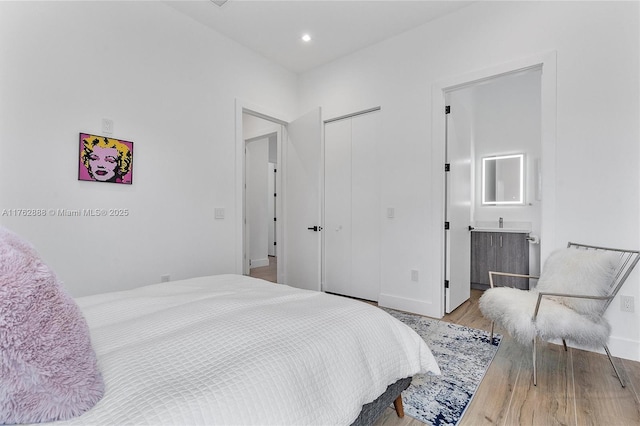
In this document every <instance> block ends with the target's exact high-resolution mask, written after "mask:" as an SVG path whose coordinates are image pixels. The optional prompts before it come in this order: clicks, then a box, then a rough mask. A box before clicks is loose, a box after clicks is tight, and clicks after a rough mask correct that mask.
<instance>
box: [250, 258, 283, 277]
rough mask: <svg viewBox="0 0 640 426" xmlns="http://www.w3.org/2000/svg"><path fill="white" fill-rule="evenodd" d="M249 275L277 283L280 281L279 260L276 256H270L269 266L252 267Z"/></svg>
mask: <svg viewBox="0 0 640 426" xmlns="http://www.w3.org/2000/svg"><path fill="white" fill-rule="evenodd" d="M249 275H250V276H252V277H254V278H262V279H263V280H267V281H271V282H272V283H275V282H277V281H278V260H277V258H276V257H275V256H269V266H259V267H257V268H252V269H251V270H250V271H249Z"/></svg>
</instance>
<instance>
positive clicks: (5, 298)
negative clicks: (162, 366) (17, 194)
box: [0, 227, 104, 424]
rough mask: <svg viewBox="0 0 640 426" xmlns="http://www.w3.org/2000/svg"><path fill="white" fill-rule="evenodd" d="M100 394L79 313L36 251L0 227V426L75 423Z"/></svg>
mask: <svg viewBox="0 0 640 426" xmlns="http://www.w3.org/2000/svg"><path fill="white" fill-rule="evenodd" d="M103 393H104V382H103V380H102V375H101V374H100V371H99V370H98V365H97V360H96V356H95V352H94V351H93V348H92V347H91V341H90V338H89V329H88V327H87V323H86V321H85V319H84V317H83V316H82V313H81V312H80V309H79V308H78V306H77V305H76V303H75V302H74V301H73V299H72V298H71V297H70V296H69V295H68V294H67V293H66V292H65V290H64V289H63V288H62V286H61V285H60V283H59V282H58V280H57V279H56V276H55V274H54V273H53V271H51V269H49V267H47V265H45V264H44V262H43V261H42V260H41V259H40V258H39V256H38V254H37V253H36V251H35V249H34V248H33V247H32V246H31V245H30V244H29V243H27V242H26V241H24V240H22V239H21V238H20V237H18V236H17V235H16V234H14V233H12V232H10V231H8V230H7V229H4V228H2V227H0V424H11V423H36V422H45V421H53V420H64V419H69V418H71V417H75V416H79V415H80V414H82V413H84V412H85V411H87V410H88V409H90V408H91V407H93V406H94V405H95V404H96V403H97V402H98V401H99V400H100V398H102V395H103Z"/></svg>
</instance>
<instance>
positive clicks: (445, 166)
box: [444, 163, 451, 172]
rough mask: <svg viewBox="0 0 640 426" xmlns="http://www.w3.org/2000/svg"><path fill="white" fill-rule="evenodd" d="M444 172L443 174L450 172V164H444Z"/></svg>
mask: <svg viewBox="0 0 640 426" xmlns="http://www.w3.org/2000/svg"><path fill="white" fill-rule="evenodd" d="M444 171H445V172H450V171H451V163H445V164H444Z"/></svg>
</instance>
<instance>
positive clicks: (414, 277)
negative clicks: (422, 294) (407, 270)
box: [411, 269, 419, 282]
mask: <svg viewBox="0 0 640 426" xmlns="http://www.w3.org/2000/svg"><path fill="white" fill-rule="evenodd" d="M418 279H419V276H418V270H417V269H412V270H411V281H415V282H418Z"/></svg>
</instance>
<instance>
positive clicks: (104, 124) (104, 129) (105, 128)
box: [102, 118, 113, 135]
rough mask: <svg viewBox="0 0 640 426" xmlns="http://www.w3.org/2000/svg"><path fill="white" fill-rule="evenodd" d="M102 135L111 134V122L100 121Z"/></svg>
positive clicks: (106, 120) (105, 119) (107, 120)
mask: <svg viewBox="0 0 640 426" xmlns="http://www.w3.org/2000/svg"><path fill="white" fill-rule="evenodd" d="M102 133H106V134H108V135H110V134H112V133H113V120H109V119H108V118H103V119H102Z"/></svg>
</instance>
